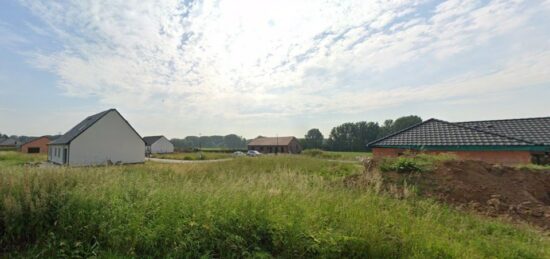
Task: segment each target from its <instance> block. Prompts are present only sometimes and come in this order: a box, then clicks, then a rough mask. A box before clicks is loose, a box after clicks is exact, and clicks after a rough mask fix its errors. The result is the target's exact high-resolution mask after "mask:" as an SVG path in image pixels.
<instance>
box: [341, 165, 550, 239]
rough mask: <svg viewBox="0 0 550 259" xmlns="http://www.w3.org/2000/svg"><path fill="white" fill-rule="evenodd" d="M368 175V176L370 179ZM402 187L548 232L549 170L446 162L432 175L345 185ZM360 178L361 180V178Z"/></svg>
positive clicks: (368, 179) (393, 175)
mask: <svg viewBox="0 0 550 259" xmlns="http://www.w3.org/2000/svg"><path fill="white" fill-rule="evenodd" d="M369 175H370V176H369ZM377 177H378V178H380V179H382V181H383V182H384V183H383V184H382V185H386V186H388V183H389V185H391V186H393V187H392V188H393V189H395V186H402V183H403V182H404V181H405V180H406V182H407V183H409V184H415V185H416V186H417V187H418V189H419V193H420V194H421V195H423V196H428V197H432V198H435V199H437V200H440V201H443V202H446V203H450V204H453V205H455V206H457V207H460V208H465V209H469V210H474V211H477V212H479V213H481V214H484V215H488V216H493V217H497V216H499V217H506V218H510V219H512V220H514V221H523V222H528V223H531V224H533V225H537V226H539V227H542V228H543V229H545V230H550V170H546V171H542V170H530V169H518V168H513V167H506V166H499V165H491V164H487V163H484V162H480V161H446V162H442V163H441V164H439V165H437V166H436V168H435V170H433V171H431V172H423V173H416V174H400V173H395V172H385V173H380V172H377V171H376V170H371V171H370V172H366V173H365V175H363V176H361V177H357V178H356V179H348V183H350V182H354V184H358V183H360V184H372V183H375V182H378V183H377V184H378V185H380V182H379V181H372V179H375V178H377ZM360 178H362V179H360Z"/></svg>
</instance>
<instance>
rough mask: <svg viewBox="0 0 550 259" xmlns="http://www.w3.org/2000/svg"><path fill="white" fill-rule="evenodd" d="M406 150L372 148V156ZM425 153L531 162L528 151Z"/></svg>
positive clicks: (399, 153) (485, 159) (393, 153)
mask: <svg viewBox="0 0 550 259" xmlns="http://www.w3.org/2000/svg"><path fill="white" fill-rule="evenodd" d="M406 151H407V150H405V149H399V148H373V149H372V153H373V155H374V157H397V156H399V155H401V154H403V153H405V152H406ZM422 152H423V153H427V154H440V153H450V154H454V155H456V156H457V157H458V158H460V159H464V160H481V161H485V162H488V163H495V164H527V163H531V153H530V152H529V151H422Z"/></svg>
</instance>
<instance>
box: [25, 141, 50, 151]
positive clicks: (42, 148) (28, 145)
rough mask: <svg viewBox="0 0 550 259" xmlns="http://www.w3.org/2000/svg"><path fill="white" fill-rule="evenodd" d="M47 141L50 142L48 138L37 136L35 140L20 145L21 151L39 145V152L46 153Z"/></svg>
mask: <svg viewBox="0 0 550 259" xmlns="http://www.w3.org/2000/svg"><path fill="white" fill-rule="evenodd" d="M48 143H50V140H49V139H48V138H39V139H37V140H35V141H31V142H29V143H25V144H23V145H21V152H23V153H28V152H29V148H33V147H39V148H40V153H48Z"/></svg>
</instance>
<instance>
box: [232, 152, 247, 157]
mask: <svg viewBox="0 0 550 259" xmlns="http://www.w3.org/2000/svg"><path fill="white" fill-rule="evenodd" d="M233 156H246V154H245V153H244V152H241V151H235V152H233Z"/></svg>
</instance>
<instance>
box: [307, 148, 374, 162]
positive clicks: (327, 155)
mask: <svg viewBox="0 0 550 259" xmlns="http://www.w3.org/2000/svg"><path fill="white" fill-rule="evenodd" d="M302 155H304V156H309V157H316V158H322V159H329V160H346V161H360V160H361V159H363V158H366V157H370V156H372V153H371V152H337V151H324V150H320V149H306V150H304V151H302Z"/></svg>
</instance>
